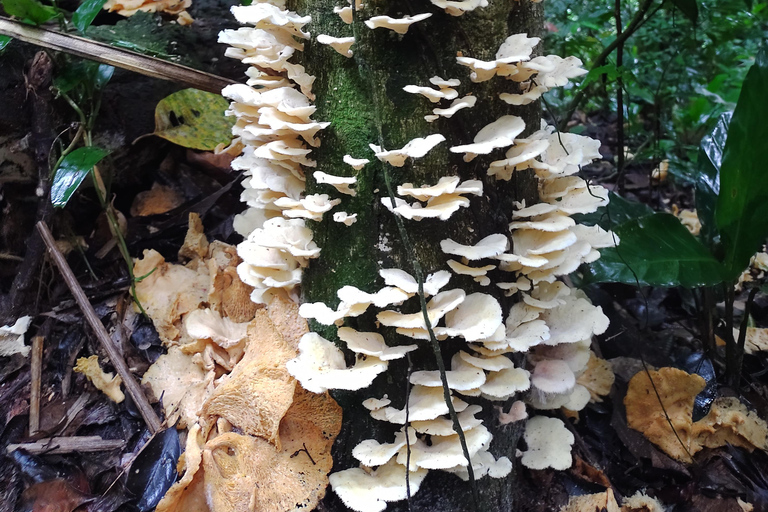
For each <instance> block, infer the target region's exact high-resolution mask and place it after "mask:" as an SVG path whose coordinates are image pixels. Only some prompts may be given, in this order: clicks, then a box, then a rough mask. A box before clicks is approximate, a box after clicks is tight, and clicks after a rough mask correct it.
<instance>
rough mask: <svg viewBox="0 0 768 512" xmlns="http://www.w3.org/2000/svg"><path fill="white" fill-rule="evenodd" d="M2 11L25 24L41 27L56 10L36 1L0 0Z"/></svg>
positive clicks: (53, 15) (54, 14)
mask: <svg viewBox="0 0 768 512" xmlns="http://www.w3.org/2000/svg"><path fill="white" fill-rule="evenodd" d="M2 4H3V9H4V10H5V12H6V13H7V14H9V15H11V16H16V17H17V18H19V19H20V20H21V21H23V22H25V23H31V24H33V25H41V24H43V23H45V22H46V21H48V20H50V19H51V18H53V17H55V16H56V14H57V11H56V8H55V7H53V6H51V5H44V4H42V3H40V2H38V0H2Z"/></svg>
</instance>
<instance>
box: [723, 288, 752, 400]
mask: <svg viewBox="0 0 768 512" xmlns="http://www.w3.org/2000/svg"><path fill="white" fill-rule="evenodd" d="M755 295H757V288H752V289H751V290H750V291H749V298H747V304H746V305H745V306H744V318H742V319H741V325H740V326H739V341H738V343H737V344H736V351H735V352H736V353H735V356H734V357H735V363H734V375H733V380H732V381H731V382H730V383H729V384H730V386H731V387H732V388H734V389H738V388H739V383H740V382H741V367H742V365H743V364H744V344H745V343H746V342H747V326H748V325H749V315H750V314H752V306H753V305H754V303H755Z"/></svg>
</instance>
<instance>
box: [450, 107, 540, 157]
mask: <svg viewBox="0 0 768 512" xmlns="http://www.w3.org/2000/svg"><path fill="white" fill-rule="evenodd" d="M523 130H525V121H523V120H522V118H520V117H517V116H512V115H506V116H501V117H500V118H499V119H497V120H496V121H494V122H492V123H490V124H488V125H486V126H485V127H483V128H482V129H481V130H480V131H479V132H477V135H475V138H474V139H473V140H474V142H473V143H472V144H465V145H463V146H453V147H452V148H451V153H468V155H467V156H465V157H464V159H465V160H467V161H469V160H471V159H472V158H474V155H487V154H488V153H490V152H491V151H493V150H494V149H496V148H504V147H507V146H511V145H512V144H514V142H515V137H517V136H518V135H520V134H521V133H522V132H523ZM467 157H469V160H468V159H467Z"/></svg>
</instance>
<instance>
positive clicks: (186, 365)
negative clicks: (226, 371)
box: [142, 347, 213, 428]
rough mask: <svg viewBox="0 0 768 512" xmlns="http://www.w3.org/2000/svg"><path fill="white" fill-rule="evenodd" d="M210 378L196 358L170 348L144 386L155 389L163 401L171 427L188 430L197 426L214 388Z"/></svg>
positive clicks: (152, 370)
mask: <svg viewBox="0 0 768 512" xmlns="http://www.w3.org/2000/svg"><path fill="white" fill-rule="evenodd" d="M212 381H213V375H212V374H211V375H210V377H209V376H208V375H207V372H206V371H205V370H204V369H203V368H202V367H201V365H199V364H197V363H195V361H194V359H193V357H192V356H191V355H189V354H185V353H184V352H183V351H182V350H181V349H180V348H179V347H170V348H169V349H168V353H167V354H163V355H162V356H160V357H159V358H158V359H157V361H155V362H154V363H153V364H152V366H150V367H149V369H147V371H146V372H145V373H144V377H143V378H142V384H148V385H149V386H150V387H151V388H152V392H153V393H154V395H155V398H157V399H158V400H162V403H163V410H164V411H165V419H166V422H167V423H168V425H169V426H171V425H174V424H175V425H176V427H177V428H184V427H189V426H191V425H194V424H195V422H196V421H197V415H198V412H199V411H200V409H201V408H202V406H203V402H204V401H205V398H206V396H207V394H208V392H209V390H210V389H212V387H213V382H212Z"/></svg>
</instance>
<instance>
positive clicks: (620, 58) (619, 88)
mask: <svg viewBox="0 0 768 512" xmlns="http://www.w3.org/2000/svg"><path fill="white" fill-rule="evenodd" d="M614 17H615V18H616V38H617V39H619V38H621V34H622V24H621V0H616V9H615V12H614ZM623 65H624V41H622V42H621V43H620V44H619V45H618V46H617V47H616V68H617V69H618V70H619V74H618V76H617V77H616V134H617V135H616V152H617V156H618V158H617V161H616V173H617V178H616V179H617V181H618V185H619V194H621V195H624V80H623V79H622V78H621V66H623Z"/></svg>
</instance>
